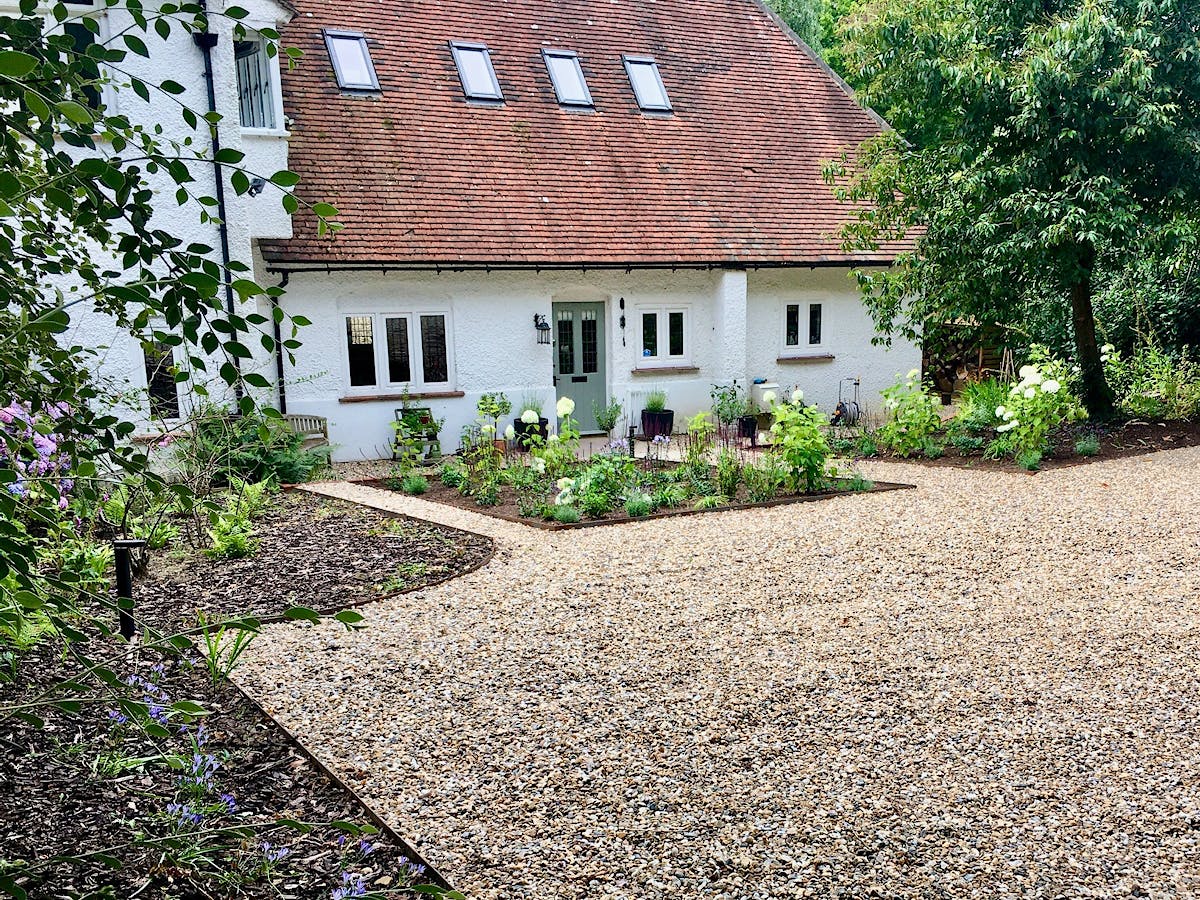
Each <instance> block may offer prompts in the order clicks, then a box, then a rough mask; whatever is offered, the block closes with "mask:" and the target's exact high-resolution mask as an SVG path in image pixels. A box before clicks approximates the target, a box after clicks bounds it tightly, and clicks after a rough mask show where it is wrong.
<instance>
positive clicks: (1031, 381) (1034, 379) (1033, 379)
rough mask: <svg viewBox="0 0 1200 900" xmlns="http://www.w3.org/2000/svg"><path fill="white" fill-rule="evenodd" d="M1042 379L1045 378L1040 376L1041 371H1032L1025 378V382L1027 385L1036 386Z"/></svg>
mask: <svg viewBox="0 0 1200 900" xmlns="http://www.w3.org/2000/svg"><path fill="white" fill-rule="evenodd" d="M1044 380H1045V378H1044V377H1043V376H1042V373H1041V372H1034V373H1033V374H1032V375H1030V376H1029V377H1028V378H1026V379H1025V384H1026V385H1027V386H1032V387H1037V386H1038V385H1039V384H1041V383H1042V382H1043V381H1044Z"/></svg>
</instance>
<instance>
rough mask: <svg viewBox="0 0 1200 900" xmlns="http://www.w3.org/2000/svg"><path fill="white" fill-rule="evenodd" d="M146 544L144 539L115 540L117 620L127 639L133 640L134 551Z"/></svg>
mask: <svg viewBox="0 0 1200 900" xmlns="http://www.w3.org/2000/svg"><path fill="white" fill-rule="evenodd" d="M145 546H146V542H145V541H143V540H137V539H134V538H126V539H123V540H119V541H113V550H114V551H115V553H116V565H117V620H118V621H119V623H120V627H121V637H123V638H125V640H127V641H132V640H133V633H134V621H133V551H134V550H141V549H142V548H143V547H145Z"/></svg>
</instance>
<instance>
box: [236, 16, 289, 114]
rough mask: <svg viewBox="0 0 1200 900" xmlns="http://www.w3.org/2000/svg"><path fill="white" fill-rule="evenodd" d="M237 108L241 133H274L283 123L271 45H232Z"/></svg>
mask: <svg viewBox="0 0 1200 900" xmlns="http://www.w3.org/2000/svg"><path fill="white" fill-rule="evenodd" d="M233 59H234V63H235V64H236V67H237V83H238V106H239V109H240V111H241V123H242V128H243V129H244V130H259V131H276V130H278V129H279V127H280V123H281V122H282V121H283V97H282V95H281V93H280V89H279V74H278V73H279V69H278V62H277V60H276V59H275V55H274V54H273V53H272V52H271V49H270V45H269V44H268V43H267V42H266V41H265V40H263V39H262V38H250V37H247V39H246V40H244V41H234V44H233Z"/></svg>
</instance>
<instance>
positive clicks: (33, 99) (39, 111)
mask: <svg viewBox="0 0 1200 900" xmlns="http://www.w3.org/2000/svg"><path fill="white" fill-rule="evenodd" d="M24 96H25V105H26V106H27V107H29V111H30V112H31V113H33V114H34V115H35V116H37V117H38V118H39V119H41V120H42V121H43V122H44V121H46V120H47V119H49V118H50V104H49V103H47V102H46V101H45V100H43V99H42V96H41V94H36V93H34V92H33V91H26V92H25V95H24Z"/></svg>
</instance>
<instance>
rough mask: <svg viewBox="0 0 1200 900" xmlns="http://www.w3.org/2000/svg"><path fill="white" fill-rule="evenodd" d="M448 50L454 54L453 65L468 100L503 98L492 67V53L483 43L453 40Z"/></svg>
mask: <svg viewBox="0 0 1200 900" xmlns="http://www.w3.org/2000/svg"><path fill="white" fill-rule="evenodd" d="M450 52H452V53H453V54H454V65H456V66H457V67H458V77H459V79H460V80H461V81H462V86H463V93H464V94H466V95H467V99H468V100H503V99H504V94H502V93H501V92H500V82H499V81H497V80H496V70H495V69H494V68H493V67H492V54H491V53H490V52H489V51H488V48H487V47H486V46H485V45H484V44H468V43H464V42H462V41H453V42H451V44H450Z"/></svg>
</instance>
